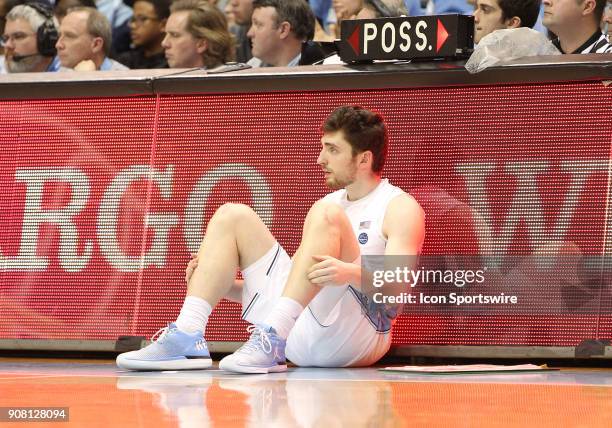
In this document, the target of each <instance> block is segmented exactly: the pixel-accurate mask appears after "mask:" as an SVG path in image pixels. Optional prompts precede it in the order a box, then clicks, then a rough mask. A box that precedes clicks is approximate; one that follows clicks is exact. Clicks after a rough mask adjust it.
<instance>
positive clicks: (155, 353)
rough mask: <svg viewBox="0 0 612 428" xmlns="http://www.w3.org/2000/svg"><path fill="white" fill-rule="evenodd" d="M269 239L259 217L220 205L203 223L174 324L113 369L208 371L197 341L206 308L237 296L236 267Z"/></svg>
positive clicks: (252, 258)
mask: <svg viewBox="0 0 612 428" xmlns="http://www.w3.org/2000/svg"><path fill="white" fill-rule="evenodd" d="M275 242H276V241H275V239H274V237H273V236H272V234H271V233H270V231H269V230H268V228H267V227H266V226H265V225H264V223H263V222H262V221H261V219H260V218H259V216H258V215H257V214H256V213H255V212H254V211H253V210H252V209H251V208H249V207H247V206H245V205H240V204H225V205H223V206H221V207H220V208H219V209H218V210H217V211H216V212H215V214H214V215H213V216H212V218H211V219H210V221H209V222H208V225H207V228H206V233H205V236H204V239H203V241H202V244H201V245H200V250H199V251H198V256H197V259H196V260H195V261H192V262H191V263H190V265H191V266H193V267H194V270H193V272H192V273H191V274H188V275H189V278H188V288H187V297H186V298H185V302H184V303H183V307H182V308H181V312H180V314H179V316H178V318H177V320H176V322H175V323H171V324H169V325H168V327H166V328H165V329H163V330H161V332H162V334H161V336H160V337H159V338H158V339H157V341H155V342H153V343H152V344H151V345H149V346H147V347H146V348H144V349H141V350H139V351H132V352H126V353H123V354H121V355H119V356H118V357H117V365H118V366H119V367H121V368H126V369H131V370H177V369H202V368H207V367H210V365H211V364H212V360H211V359H210V354H209V352H208V348H207V346H206V341H205V340H204V338H203V333H204V330H205V329H206V324H207V322H208V317H209V316H210V314H211V312H212V308H213V307H214V306H215V305H216V304H217V303H218V302H219V300H221V299H222V298H223V297H226V296H227V297H231V298H233V299H235V298H236V297H237V295H239V293H240V292H241V290H240V289H237V283H236V282H235V281H234V278H235V276H236V269H237V268H239V267H240V268H241V269H244V268H245V267H247V266H249V265H250V264H252V263H254V262H255V261H256V260H258V259H259V258H261V257H262V256H264V255H265V254H266V253H267V252H268V251H269V250H270V249H271V248H272V246H273V245H274V243H275Z"/></svg>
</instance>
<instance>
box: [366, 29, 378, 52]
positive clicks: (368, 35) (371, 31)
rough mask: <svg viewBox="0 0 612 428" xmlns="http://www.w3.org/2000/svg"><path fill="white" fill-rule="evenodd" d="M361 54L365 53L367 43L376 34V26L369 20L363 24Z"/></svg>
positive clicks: (374, 37)
mask: <svg viewBox="0 0 612 428" xmlns="http://www.w3.org/2000/svg"><path fill="white" fill-rule="evenodd" d="M363 33H364V34H363V49H362V51H363V54H364V55H365V54H367V53H368V43H369V42H371V41H372V40H374V39H376V36H377V35H378V28H377V27H376V24H373V23H371V22H368V23H365V24H363Z"/></svg>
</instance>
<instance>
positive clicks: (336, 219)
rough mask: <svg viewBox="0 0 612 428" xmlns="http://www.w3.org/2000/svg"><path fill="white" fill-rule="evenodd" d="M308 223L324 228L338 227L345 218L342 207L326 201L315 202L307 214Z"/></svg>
mask: <svg viewBox="0 0 612 428" xmlns="http://www.w3.org/2000/svg"><path fill="white" fill-rule="evenodd" d="M308 217H309V218H310V221H311V222H313V223H315V224H322V225H326V226H333V225H338V224H340V223H341V222H342V221H344V219H345V218H346V214H345V213H344V210H343V209H342V207H341V206H340V205H338V204H335V203H333V202H328V201H317V202H316V203H315V204H314V205H313V206H312V207H311V208H310V211H309V212H308Z"/></svg>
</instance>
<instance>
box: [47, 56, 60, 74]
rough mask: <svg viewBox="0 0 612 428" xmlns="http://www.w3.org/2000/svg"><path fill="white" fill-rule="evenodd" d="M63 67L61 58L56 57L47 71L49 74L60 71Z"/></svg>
mask: <svg viewBox="0 0 612 428" xmlns="http://www.w3.org/2000/svg"><path fill="white" fill-rule="evenodd" d="M61 66H62V64H60V60H59V57H58V56H57V55H56V56H55V58H53V61H51V64H49V66H48V67H47V69H46V70H45V71H49V72H53V71H59V69H60V67H61Z"/></svg>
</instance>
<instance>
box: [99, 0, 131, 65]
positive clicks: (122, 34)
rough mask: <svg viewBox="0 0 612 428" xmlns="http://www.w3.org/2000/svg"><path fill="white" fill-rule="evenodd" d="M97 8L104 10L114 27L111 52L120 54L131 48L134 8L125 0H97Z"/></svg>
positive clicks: (103, 12)
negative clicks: (131, 25) (131, 21)
mask: <svg viewBox="0 0 612 428" xmlns="http://www.w3.org/2000/svg"><path fill="white" fill-rule="evenodd" d="M95 1H96V7H97V9H98V10H99V11H100V12H102V14H103V15H104V16H106V19H108V22H110V26H111V28H112V39H113V46H112V47H111V52H113V54H118V53H121V52H125V51H127V50H129V49H130V43H131V40H130V28H129V26H128V25H129V19H130V18H131V17H132V14H133V12H132V8H131V7H129V6H128V5H126V4H125V3H124V1H123V0H95ZM128 1H129V0H128Z"/></svg>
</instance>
